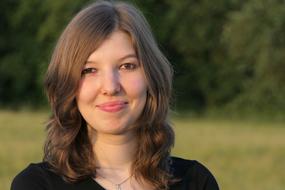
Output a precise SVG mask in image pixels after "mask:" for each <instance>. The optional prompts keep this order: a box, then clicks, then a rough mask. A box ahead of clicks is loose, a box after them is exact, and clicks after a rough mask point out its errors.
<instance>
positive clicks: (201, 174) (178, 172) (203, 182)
mask: <svg viewBox="0 0 285 190" xmlns="http://www.w3.org/2000/svg"><path fill="white" fill-rule="evenodd" d="M49 168H50V167H49V164H48V163H46V162H42V163H38V164H30V165H29V166H28V167H27V168H26V169H24V170H23V171H22V172H20V173H19V174H18V175H17V176H16V177H15V178H14V180H13V182H12V185H11V190H63V189H68V190H104V188H103V187H101V186H100V185H99V184H98V183H97V182H96V181H94V180H93V179H92V178H91V177H90V178H86V179H85V180H82V181H80V182H77V183H75V184H70V183H67V182H65V181H64V180H63V179H62V178H61V177H60V176H59V175H57V174H55V173H53V172H52V171H50V170H49ZM171 168H172V171H173V174H174V176H175V177H176V178H180V179H182V180H180V181H179V182H177V183H175V184H173V185H171V186H170V190H219V187H218V184H217V182H216V180H215V178H214V176H213V175H212V174H211V173H210V171H209V170H208V169H207V168H206V167H205V166H203V165H202V164H200V163H199V162H197V161H194V160H184V159H181V158H175V157H172V164H171Z"/></svg>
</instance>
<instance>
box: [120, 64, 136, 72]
mask: <svg viewBox="0 0 285 190" xmlns="http://www.w3.org/2000/svg"><path fill="white" fill-rule="evenodd" d="M137 67H138V65H137V64H135V63H124V64H122V65H121V66H120V69H123V70H135V69H136V68H137Z"/></svg>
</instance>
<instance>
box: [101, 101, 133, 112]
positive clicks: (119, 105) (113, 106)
mask: <svg viewBox="0 0 285 190" xmlns="http://www.w3.org/2000/svg"><path fill="white" fill-rule="evenodd" d="M127 104H128V102H125V101H112V102H106V103H103V104H98V105H97V106H96V107H98V108H99V109H100V110H102V111H105V112H118V111H121V110H122V109H124V108H125V107H126V106H127Z"/></svg>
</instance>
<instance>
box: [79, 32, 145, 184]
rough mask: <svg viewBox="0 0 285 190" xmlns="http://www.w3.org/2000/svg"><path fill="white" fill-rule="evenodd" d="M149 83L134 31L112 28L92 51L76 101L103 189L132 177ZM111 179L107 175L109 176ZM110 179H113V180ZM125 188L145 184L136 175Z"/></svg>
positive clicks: (83, 71) (97, 179)
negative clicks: (133, 39) (137, 129)
mask: <svg viewBox="0 0 285 190" xmlns="http://www.w3.org/2000/svg"><path fill="white" fill-rule="evenodd" d="M146 94H147V83H146V80H145V76H144V72H143V69H142V67H141V65H140V63H139V61H138V59H137V56H136V53H135V49H134V47H133V45H132V42H131V38H130V36H129V35H128V34H127V33H125V32H123V31H120V30H116V31H114V32H113V33H112V34H111V35H110V36H109V37H108V38H107V39H105V40H104V41H103V43H102V44H101V45H100V46H99V47H98V48H97V49H96V50H95V51H94V52H93V53H92V54H91V55H90V56H89V58H88V60H87V62H86V64H85V66H84V68H83V70H82V78H81V81H80V86H79V89H78V92H77V96H76V101H77V105H78V108H79V111H80V113H81V114H82V116H83V118H84V119H85V120H86V122H87V125H88V129H89V135H90V139H91V142H92V144H93V151H94V154H95V158H96V163H97V165H98V169H97V173H98V175H97V176H96V178H95V180H96V181H97V182H98V183H99V184H100V185H101V186H103V187H104V188H105V189H114V185H113V184H112V183H111V182H113V183H120V182H122V181H123V180H124V179H126V178H128V177H129V176H130V175H131V173H130V168H131V164H132V160H133V157H134V153H135V150H136V147H137V141H136V138H135V133H134V127H135V122H136V121H137V119H138V118H139V116H140V115H141V113H142V111H143V109H144V106H145V104H146ZM106 179H108V180H106ZM110 181H111V182H110ZM121 187H122V188H123V189H125V190H128V189H144V188H145V187H146V184H142V183H139V182H138V181H136V179H134V178H130V180H128V181H126V182H125V183H123V184H122V186H121Z"/></svg>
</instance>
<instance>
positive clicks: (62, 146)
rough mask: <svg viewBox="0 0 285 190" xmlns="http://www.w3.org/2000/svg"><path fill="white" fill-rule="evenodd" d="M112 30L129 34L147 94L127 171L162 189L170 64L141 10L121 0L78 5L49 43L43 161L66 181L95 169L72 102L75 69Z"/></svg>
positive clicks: (170, 139) (169, 135)
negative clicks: (80, 7) (51, 46)
mask: <svg viewBox="0 0 285 190" xmlns="http://www.w3.org/2000/svg"><path fill="white" fill-rule="evenodd" d="M115 30H122V31H124V32H126V33H128V34H129V35H130V37H131V40H132V43H133V46H134V49H135V51H136V53H137V56H138V60H139V62H140V63H141V65H142V68H143V71H144V75H145V77H146V80H147V88H148V89H147V100H146V105H145V108H144V110H143V112H142V114H141V116H140V117H139V119H138V121H137V123H138V127H137V136H138V141H139V142H140V145H139V147H138V149H137V154H135V155H136V157H135V160H134V161H133V164H132V174H133V175H134V176H135V177H136V178H137V179H139V180H142V179H143V180H145V181H147V182H148V183H150V184H151V185H152V186H153V187H154V188H155V189H168V186H169V183H170V181H171V179H172V177H171V173H170V168H169V166H170V159H169V156H170V150H171V148H172V146H173V144H174V132H173V130H172V128H171V125H170V123H169V120H168V113H169V105H170V99H171V91H172V68H171V65H170V63H169V62H168V60H167V59H166V58H165V56H164V55H163V54H162V53H161V51H160V50H159V48H158V46H157V43H156V42H155V39H154V37H153V35H152V32H151V30H150V27H149V25H148V23H147V21H146V19H145V18H144V16H143V14H142V13H141V12H140V11H139V10H138V9H137V8H135V7H134V6H133V5H131V4H128V3H123V2H109V1H99V2H95V3H92V4H90V5H89V6H87V7H85V8H84V9H83V10H81V11H80V12H79V13H78V14H77V15H76V16H75V17H74V18H73V19H72V20H71V21H70V22H69V24H68V25H67V27H66V28H65V30H64V31H63V33H62V34H61V36H60V38H59V40H58V42H57V45H56V47H55V49H54V52H53V55H52V58H51V61H50V64H49V67H48V70H47V73H46V78H45V90H46V92H47V96H48V99H49V102H50V105H51V112H52V115H51V117H50V119H49V121H48V123H47V138H46V141H45V146H44V161H47V162H48V163H49V164H50V165H51V166H52V169H53V170H54V171H55V172H57V173H59V174H60V175H61V176H63V177H64V179H65V180H66V181H68V182H76V181H79V180H81V179H83V178H86V177H90V176H92V175H96V170H95V168H96V163H95V162H94V153H93V150H92V145H91V142H90V139H89V137H88V130H87V125H86V122H85V120H84V119H83V117H82V116H81V114H80V112H79V110H78V107H77V104H76V92H77V90H78V86H79V81H80V78H81V70H82V67H83V66H84V64H85V62H86V60H87V59H88V57H89V55H90V54H91V53H92V52H93V51H94V50H95V49H96V48H97V47H98V46H100V44H101V43H102V42H103V41H104V40H105V39H106V38H107V37H108V36H110V35H111V33H112V32H114V31H115Z"/></svg>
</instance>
